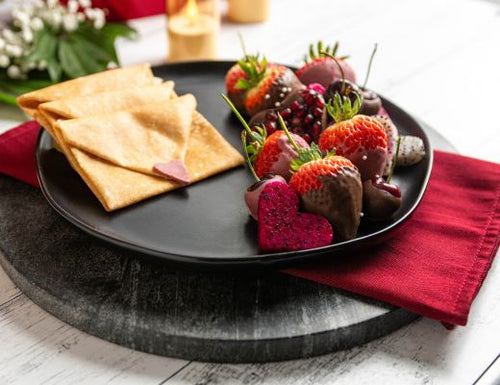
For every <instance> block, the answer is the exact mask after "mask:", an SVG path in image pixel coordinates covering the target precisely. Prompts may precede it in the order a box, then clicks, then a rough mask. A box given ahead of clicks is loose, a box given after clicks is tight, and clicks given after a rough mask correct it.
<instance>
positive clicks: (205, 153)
mask: <svg viewBox="0 0 500 385" xmlns="http://www.w3.org/2000/svg"><path fill="white" fill-rule="evenodd" d="M18 104H19V106H20V107H21V108H22V109H23V110H24V111H26V113H28V114H29V115H31V116H32V117H33V118H35V119H36V120H37V121H38V122H40V124H41V125H42V126H43V127H44V128H45V129H46V130H47V132H48V133H49V134H50V135H51V136H52V138H53V140H54V142H55V145H56V147H57V148H58V149H59V150H60V151H61V152H62V153H63V154H64V155H65V156H66V158H67V159H68V161H69V163H70V164H71V166H72V167H73V169H75V170H76V171H77V172H78V174H79V175H80V176H81V177H82V179H83V180H84V181H85V183H86V184H87V185H88V187H89V188H90V189H91V190H92V192H93V193H94V194H95V196H96V197H97V198H98V199H99V201H100V202H101V203H102V205H103V206H104V209H105V210H107V211H113V210H117V209H120V208H122V207H125V206H128V205H131V204H134V203H136V202H139V201H141V200H143V199H147V198H149V197H152V196H154V195H157V194H161V193H164V192H167V191H171V190H174V189H176V188H179V187H182V186H184V185H185V182H186V181H181V180H179V179H177V178H175V177H173V178H171V177H168V174H163V173H161V170H162V169H165V168H168V167H165V165H173V164H174V163H175V164H176V165H179V164H180V165H182V167H185V171H186V173H187V175H186V176H187V178H188V181H189V183H194V182H197V181H199V180H202V179H204V178H207V177H210V176H212V175H214V174H217V173H220V172H222V171H225V170H228V169H230V168H233V167H236V166H238V165H241V164H243V161H244V159H243V157H242V156H241V155H240V154H239V152H238V151H237V150H236V149H235V148H234V147H232V146H231V145H230V144H229V143H228V142H227V141H226V140H225V139H224V138H223V137H222V136H221V135H220V134H219V132H218V131H217V130H216V129H215V128H214V127H213V126H212V125H211V124H210V123H209V122H208V121H207V120H206V119H205V118H204V117H203V116H202V115H201V114H200V113H199V112H197V111H196V106H197V104H196V99H195V98H194V96H193V95H190V94H187V95H184V96H180V97H179V96H177V95H176V94H175V92H174V83H173V82H169V81H167V82H163V81H162V80H161V79H158V78H155V77H154V75H153V73H152V71H151V68H150V66H149V65H147V64H145V65H140V66H135V67H129V68H120V69H115V70H111V71H105V72H101V73H98V74H94V75H89V76H85V77H81V78H78V79H73V80H69V81H66V82H63V83H59V84H56V85H53V86H50V87H47V88H44V89H41V90H37V91H34V92H30V93H28V94H25V95H22V96H20V97H19V98H18Z"/></svg>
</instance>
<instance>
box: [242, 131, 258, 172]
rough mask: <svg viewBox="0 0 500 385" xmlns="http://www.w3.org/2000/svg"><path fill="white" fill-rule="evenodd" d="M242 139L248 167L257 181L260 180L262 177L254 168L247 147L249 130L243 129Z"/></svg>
mask: <svg viewBox="0 0 500 385" xmlns="http://www.w3.org/2000/svg"><path fill="white" fill-rule="evenodd" d="M241 141H242V143H243V151H244V152H245V159H246V161H247V164H248V168H249V169H250V172H251V173H252V175H253V177H254V178H255V180H256V181H257V182H260V178H259V177H258V176H257V174H256V173H255V169H254V168H253V165H252V162H251V160H250V156H249V155H248V148H247V132H246V131H241Z"/></svg>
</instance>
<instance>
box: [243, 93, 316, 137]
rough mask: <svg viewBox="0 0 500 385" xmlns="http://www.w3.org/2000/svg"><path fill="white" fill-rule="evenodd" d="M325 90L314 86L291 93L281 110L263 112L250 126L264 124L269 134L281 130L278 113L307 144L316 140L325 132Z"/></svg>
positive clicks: (253, 119)
mask: <svg viewBox="0 0 500 385" xmlns="http://www.w3.org/2000/svg"><path fill="white" fill-rule="evenodd" d="M323 92H324V88H323V87H322V86H321V85H319V84H312V85H309V86H307V88H305V89H302V90H299V91H296V92H293V93H291V94H290V95H288V96H287V98H286V99H285V100H284V101H283V103H282V104H281V106H280V107H279V108H275V109H269V110H265V111H261V112H259V113H257V114H256V115H254V116H253V117H252V118H251V119H250V126H254V125H261V124H263V125H264V126H265V127H266V129H267V130H268V132H273V131H272V130H276V129H278V128H279V125H278V112H279V113H280V115H281V116H282V118H283V120H284V121H285V124H286V126H287V127H288V129H289V131H290V132H291V133H293V134H296V135H299V136H301V137H302V138H303V139H304V140H305V141H306V142H308V143H310V142H312V141H313V140H316V139H317V138H318V137H319V135H320V134H321V131H322V130H323V125H322V116H323V110H324V107H325V99H324V98H323Z"/></svg>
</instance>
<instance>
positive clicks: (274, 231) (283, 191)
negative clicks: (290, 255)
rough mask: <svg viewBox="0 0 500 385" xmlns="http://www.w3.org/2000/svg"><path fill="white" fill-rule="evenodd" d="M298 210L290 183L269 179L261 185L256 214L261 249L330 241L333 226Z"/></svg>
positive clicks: (307, 246)
mask: <svg viewBox="0 0 500 385" xmlns="http://www.w3.org/2000/svg"><path fill="white" fill-rule="evenodd" d="M298 209H299V197H298V196H297V193H296V192H295V191H294V190H293V189H292V188H291V187H290V186H289V185H287V184H284V183H280V182H272V183H269V184H267V185H266V186H265V187H264V190H262V193H261V195H260V199H259V215H258V218H259V219H258V238H259V248H260V249H261V250H262V251H290V250H305V249H312V248H315V247H321V246H326V245H329V244H330V243H331V242H332V238H333V230H332V226H331V225H330V223H329V222H328V221H327V220H326V219H325V218H323V217H322V216H320V215H316V214H309V213H301V212H299V211H298Z"/></svg>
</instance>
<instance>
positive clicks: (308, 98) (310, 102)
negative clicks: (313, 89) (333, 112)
mask: <svg viewBox="0 0 500 385" xmlns="http://www.w3.org/2000/svg"><path fill="white" fill-rule="evenodd" d="M314 99H316V98H315V96H314V95H311V94H309V95H306V97H305V98H304V100H305V102H306V104H307V105H309V106H311V105H313V103H314Z"/></svg>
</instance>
